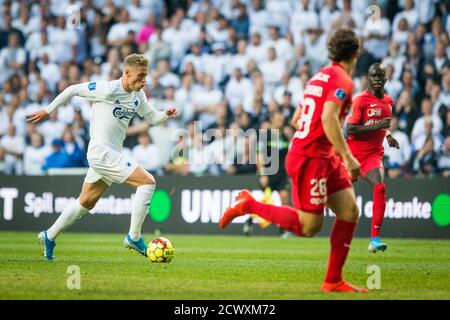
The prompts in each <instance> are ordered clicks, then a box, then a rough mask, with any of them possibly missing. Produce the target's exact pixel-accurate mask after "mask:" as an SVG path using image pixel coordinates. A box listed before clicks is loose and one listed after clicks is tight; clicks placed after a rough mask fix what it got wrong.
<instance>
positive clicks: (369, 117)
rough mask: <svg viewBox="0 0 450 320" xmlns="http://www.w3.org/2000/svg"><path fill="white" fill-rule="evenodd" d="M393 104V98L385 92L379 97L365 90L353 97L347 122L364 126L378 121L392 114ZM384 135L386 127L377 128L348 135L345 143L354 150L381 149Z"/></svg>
mask: <svg viewBox="0 0 450 320" xmlns="http://www.w3.org/2000/svg"><path fill="white" fill-rule="evenodd" d="M393 105H394V99H392V98H391V97H390V96H388V95H387V94H385V95H384V96H383V98H381V99H379V98H377V97H375V96H374V95H373V94H371V93H370V91H369V90H366V91H364V92H363V93H361V94H360V95H359V96H357V97H356V98H355V99H354V101H353V104H352V110H351V114H350V115H349V116H348V118H347V123H349V124H358V125H365V126H368V125H371V124H375V123H378V122H380V121H381V120H382V119H385V118H390V117H391V116H392V106H393ZM385 136H386V129H379V130H375V131H371V132H367V133H363V134H358V135H350V137H349V138H348V140H347V143H348V145H349V147H350V149H351V150H352V151H355V152H358V151H366V150H383V140H384V137H385Z"/></svg>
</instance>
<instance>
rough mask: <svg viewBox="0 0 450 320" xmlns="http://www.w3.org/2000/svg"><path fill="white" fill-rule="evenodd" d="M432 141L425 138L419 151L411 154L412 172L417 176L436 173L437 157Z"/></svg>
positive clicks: (429, 138)
mask: <svg viewBox="0 0 450 320" xmlns="http://www.w3.org/2000/svg"><path fill="white" fill-rule="evenodd" d="M435 149H436V147H435V146H434V142H433V139H432V138H431V137H428V138H426V140H425V141H424V143H423V146H422V148H421V149H420V150H418V151H416V152H414V153H413V156H412V158H411V165H412V170H413V172H414V173H418V174H419V175H424V176H431V175H434V174H435V173H436V171H437V159H438V155H437V152H436V151H435Z"/></svg>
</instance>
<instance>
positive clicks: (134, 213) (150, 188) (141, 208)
mask: <svg viewBox="0 0 450 320" xmlns="http://www.w3.org/2000/svg"><path fill="white" fill-rule="evenodd" d="M155 188H156V185H155V184H144V185H142V186H139V187H137V189H136V194H135V195H134V198H133V203H132V205H131V224H130V231H129V232H128V233H129V235H130V237H131V239H132V240H133V241H136V240H138V239H139V238H140V236H141V227H142V224H143V223H144V220H145V216H146V215H147V211H148V207H149V206H150V202H151V201H152V197H153V192H154V191H155Z"/></svg>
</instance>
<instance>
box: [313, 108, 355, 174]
mask: <svg viewBox="0 0 450 320" xmlns="http://www.w3.org/2000/svg"><path fill="white" fill-rule="evenodd" d="M340 112H341V108H340V107H339V105H338V104H337V103H336V102H332V101H327V102H325V105H324V107H323V113H322V126H323V131H324V132H325V135H326V136H327V138H328V140H329V141H330V142H331V144H332V145H333V147H334V149H335V150H336V151H337V152H338V153H339V154H340V155H341V157H342V160H344V163H345V165H346V167H347V170H348V171H349V173H350V175H351V176H352V177H356V176H359V175H360V174H361V166H360V164H359V162H358V160H356V159H355V157H353V155H352V153H351V152H350V150H349V148H348V146H347V143H346V142H345V138H344V134H343V133H342V126H341V121H340V120H339V114H340Z"/></svg>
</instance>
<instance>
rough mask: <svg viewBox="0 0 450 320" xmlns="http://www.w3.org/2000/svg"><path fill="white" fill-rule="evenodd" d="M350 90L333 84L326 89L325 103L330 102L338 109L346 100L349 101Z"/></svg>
mask: <svg viewBox="0 0 450 320" xmlns="http://www.w3.org/2000/svg"><path fill="white" fill-rule="evenodd" d="M351 94H352V89H351V88H350V86H348V85H343V86H339V85H335V84H333V85H332V86H331V87H330V88H329V89H328V94H327V97H326V98H325V102H327V101H331V102H334V103H336V104H337V105H338V106H339V108H342V106H344V105H346V103H347V101H349V100H348V99H351Z"/></svg>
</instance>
